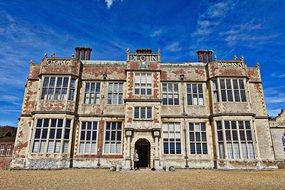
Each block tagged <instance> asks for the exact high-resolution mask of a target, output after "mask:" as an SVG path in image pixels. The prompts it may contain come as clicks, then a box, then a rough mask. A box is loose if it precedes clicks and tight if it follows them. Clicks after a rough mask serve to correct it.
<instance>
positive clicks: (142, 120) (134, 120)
mask: <svg viewBox="0 0 285 190" xmlns="http://www.w3.org/2000/svg"><path fill="white" fill-rule="evenodd" d="M133 121H153V119H133Z"/></svg>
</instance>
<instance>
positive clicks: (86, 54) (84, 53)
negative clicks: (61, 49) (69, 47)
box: [75, 47, 92, 60]
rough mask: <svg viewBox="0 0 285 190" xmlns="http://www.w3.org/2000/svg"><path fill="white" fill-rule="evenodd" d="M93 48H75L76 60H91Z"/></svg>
mask: <svg viewBox="0 0 285 190" xmlns="http://www.w3.org/2000/svg"><path fill="white" fill-rule="evenodd" d="M91 51H92V49H91V48H85V47H76V48H75V52H76V53H75V58H76V59H77V60H90V57H91Z"/></svg>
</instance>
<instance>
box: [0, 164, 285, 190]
mask: <svg viewBox="0 0 285 190" xmlns="http://www.w3.org/2000/svg"><path fill="white" fill-rule="evenodd" d="M0 187H1V189H5V190H8V189H21V190H23V189H112V190H117V189H126V190H127V189H135V190H138V189H154V190H157V189H175V190H176V189H191V190H192V189H230V190H233V189H243V190H244V189H259V190H260V189H270V190H272V189H285V170H273V171H239V170H234V171H220V170H176V171H175V172H164V171H150V170H140V171H122V172H111V171H109V170H98V169H97V170H96V169H69V170H30V171H27V170H11V171H7V170H2V171H0Z"/></svg>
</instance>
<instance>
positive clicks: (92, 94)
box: [84, 81, 102, 105]
mask: <svg viewBox="0 0 285 190" xmlns="http://www.w3.org/2000/svg"><path fill="white" fill-rule="evenodd" d="M93 85H94V91H93V90H92V86H93ZM87 87H88V91H87ZM98 87H99V91H97V89H98ZM101 89H102V88H101V83H100V82H91V81H90V82H89V81H86V82H85V90H84V104H95V105H99V104H100V100H101V97H100V95H101ZM91 90H92V91H91ZM86 91H87V92H86ZM87 97H88V98H87ZM92 99H93V101H92ZM87 100H88V101H87Z"/></svg>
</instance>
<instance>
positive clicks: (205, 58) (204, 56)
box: [197, 50, 213, 63]
mask: <svg viewBox="0 0 285 190" xmlns="http://www.w3.org/2000/svg"><path fill="white" fill-rule="evenodd" d="M197 55H198V62H203V63H209V62H212V61H213V51H212V50H198V51H197Z"/></svg>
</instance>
